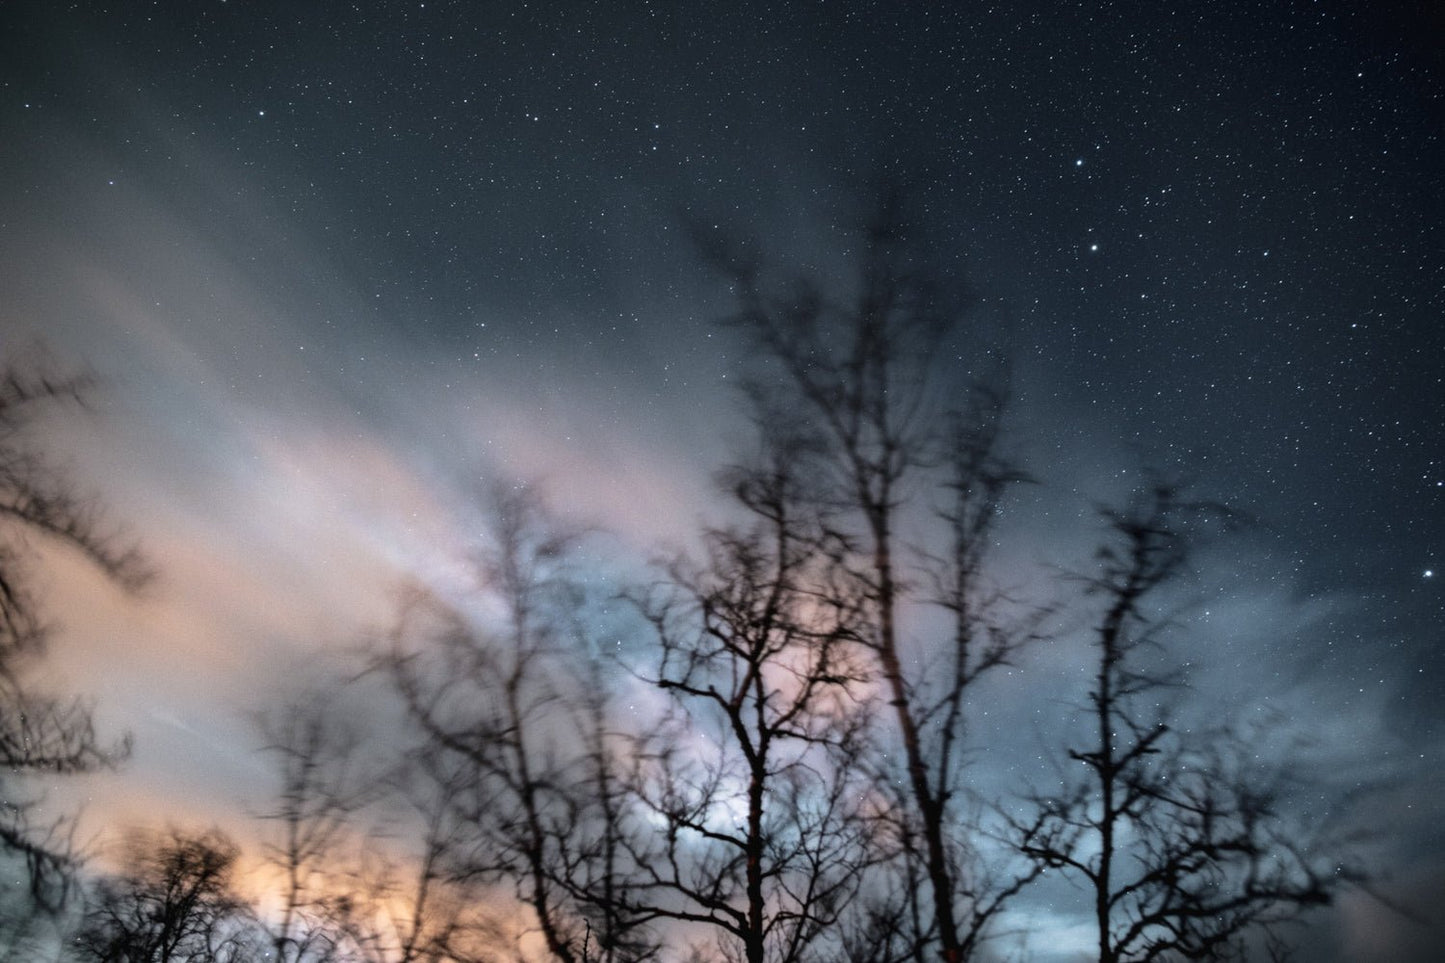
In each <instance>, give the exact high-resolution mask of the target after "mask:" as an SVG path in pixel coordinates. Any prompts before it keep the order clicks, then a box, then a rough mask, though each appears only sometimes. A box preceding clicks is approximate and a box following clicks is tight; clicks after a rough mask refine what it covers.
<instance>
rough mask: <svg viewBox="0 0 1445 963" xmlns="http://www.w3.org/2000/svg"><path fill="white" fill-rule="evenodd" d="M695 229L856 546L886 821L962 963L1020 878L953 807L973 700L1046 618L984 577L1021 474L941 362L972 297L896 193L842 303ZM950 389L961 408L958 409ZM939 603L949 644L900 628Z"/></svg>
mask: <svg viewBox="0 0 1445 963" xmlns="http://www.w3.org/2000/svg"><path fill="white" fill-rule="evenodd" d="M697 234H698V237H699V240H700V242H701V246H702V250H703V253H704V256H705V257H706V258H707V259H708V260H709V261H710V262H711V263H712V264H713V265H714V266H715V267H717V268H719V269H720V270H721V271H723V272H724V273H725V274H726V276H727V277H728V278H729V280H730V281H731V282H732V286H733V291H734V294H735V295H736V297H737V298H738V301H739V311H738V313H737V314H736V315H735V316H734V317H733V318H732V319H731V323H732V324H733V325H734V326H736V327H737V328H739V329H740V330H741V331H743V332H744V334H745V335H746V336H747V337H748V338H749V339H750V341H751V343H752V346H753V348H754V349H755V351H756V353H757V354H758V356H759V357H760V358H761V359H762V361H763V363H764V365H765V366H767V367H765V368H760V369H759V376H758V377H757V378H755V379H754V380H753V381H752V383H751V390H752V393H753V395H754V397H755V398H756V399H759V400H760V403H762V404H763V405H764V406H765V407H766V408H767V409H769V410H774V411H785V412H791V413H794V415H795V416H796V417H801V418H803V419H805V424H806V426H807V428H808V429H809V430H810V431H811V433H812V437H813V438H814V439H815V441H816V442H817V443H818V444H819V445H820V446H822V448H823V457H822V458H821V459H820V461H819V464H820V466H821V468H822V473H821V477H822V479H823V480H824V481H825V483H826V486H827V488H826V491H825V495H824V497H825V499H826V500H827V501H828V502H829V503H831V504H832V506H833V507H834V508H835V509H836V511H837V517H836V518H835V520H834V522H833V524H835V525H838V526H839V529H838V531H839V534H840V536H841V537H843V538H845V539H846V540H848V541H849V542H850V544H852V545H853V546H854V551H853V552H852V558H851V564H852V565H853V567H854V574H855V579H856V583H857V585H859V586H861V587H862V590H863V591H864V593H865V595H866V597H867V603H868V606H867V616H868V627H867V631H866V634H865V641H866V644H867V645H868V647H869V649H870V651H871V653H872V658H873V662H874V665H875V666H876V670H877V673H878V675H879V677H880V678H881V682H882V685H883V688H884V690H885V699H886V702H887V704H888V706H889V708H890V710H891V715H892V717H893V722H894V736H893V738H895V739H896V740H897V743H896V744H897V745H898V747H899V749H900V750H901V751H900V752H899V753H896V754H893V753H890V756H891V757H894V758H896V757H897V756H901V767H902V778H903V780H904V782H905V784H906V787H907V793H906V799H905V801H906V804H907V808H908V810H909V812H908V817H907V818H906V819H901V820H897V821H895V822H894V828H895V829H896V830H897V831H898V832H901V833H903V834H906V838H904V837H900V838H899V839H898V840H897V842H898V845H897V847H896V851H897V853H898V854H899V856H900V858H903V859H906V860H914V861H916V865H915V866H912V867H907V868H903V869H901V870H900V874H901V878H903V879H906V880H909V882H908V885H907V886H900V887H899V889H898V892H899V895H900V897H901V898H903V899H905V900H907V901H909V902H910V903H911V909H910V912H912V911H917V912H918V913H919V917H918V919H919V927H918V929H919V932H918V933H917V934H916V937H915V939H916V940H921V941H922V942H923V943H925V944H931V945H933V946H935V947H936V949H937V952H938V954H939V956H940V957H941V958H942V959H944V960H945V961H948V963H959V961H962V960H964V959H967V958H968V957H969V956H970V954H971V953H972V952H973V950H974V948H975V947H976V946H977V944H978V941H979V940H980V939H981V938H983V936H984V935H985V934H986V933H987V931H988V928H989V925H990V922H991V920H992V919H993V917H994V916H995V915H996V914H997V913H998V911H999V910H1000V909H1001V908H1002V906H1003V905H1004V903H1005V901H1006V900H1007V899H1008V898H1009V897H1010V896H1012V895H1013V894H1014V893H1016V892H1017V891H1018V889H1019V888H1021V886H1022V885H1023V882H1024V880H1023V879H1018V878H1014V877H1013V876H1011V875H1010V874H1009V873H1007V872H1002V873H982V872H980V870H979V867H978V866H977V864H976V861H975V860H974V858H973V857H974V855H975V854H973V853H972V852H971V851H970V847H969V846H968V838H969V836H970V833H969V829H968V827H967V826H966V825H964V821H963V818H962V816H963V808H962V806H961V802H962V800H961V799H960V795H961V794H962V793H963V792H964V791H965V790H966V788H967V787H966V785H965V766H964V765H963V762H964V753H963V752H962V745H963V742H964V739H965V732H966V721H967V703H968V695H967V694H968V693H969V691H970V690H971V689H972V688H973V686H974V685H975V683H976V682H977V680H978V679H979V677H980V676H982V675H983V674H985V673H987V672H988V671H989V670H991V669H993V668H996V667H998V666H1000V665H1003V664H1005V663H1006V662H1007V661H1008V660H1009V658H1010V657H1011V655H1012V654H1013V653H1014V651H1015V650H1016V649H1017V648H1018V647H1019V646H1020V645H1022V644H1024V643H1025V642H1026V641H1028V640H1029V639H1030V638H1031V637H1032V634H1033V627H1034V625H1036V623H1037V619H1036V618H1035V617H1025V618H1023V619H1021V620H1019V621H1013V620H1012V619H1011V618H1010V617H1008V614H1007V613H1008V611H1009V609H1010V606H1009V605H1008V604H1007V603H1008V602H1009V600H1008V599H1007V598H1006V597H1005V596H1004V595H1003V594H1002V593H1001V592H1000V591H999V590H998V589H997V588H996V587H994V586H992V585H991V583H990V582H989V580H988V578H987V571H986V568H987V567H986V557H987V550H988V548H989V546H990V544H991V540H992V532H991V527H992V526H993V524H994V521H995V519H996V517H997V515H998V509H999V506H1000V503H1001V499H1002V498H1003V497H1004V495H1005V493H1006V491H1007V490H1008V488H1009V487H1010V486H1011V485H1013V484H1014V483H1016V482H1018V481H1020V480H1022V479H1023V475H1022V473H1021V472H1020V471H1019V470H1018V469H1017V468H1016V467H1015V466H1014V465H1013V464H1012V463H1011V462H1010V461H1009V459H1008V458H1007V457H1006V456H1005V454H1004V451H1003V449H1002V446H1001V443H1000V437H1001V436H1000V434H999V431H998V426H999V418H1000V415H1001V413H1002V407H1003V400H1004V396H1003V393H1002V392H1001V391H989V390H984V389H982V388H977V389H971V388H969V386H968V379H967V377H966V376H965V375H964V373H963V372H948V371H946V370H944V369H943V367H942V365H941V359H943V358H945V357H947V356H948V352H947V351H946V350H945V349H951V348H952V347H953V345H952V344H951V342H950V340H949V339H950V337H951V336H953V335H954V334H956V332H957V329H958V324H959V321H960V319H961V316H962V311H963V306H964V303H963V299H962V298H961V297H960V296H959V295H958V294H957V292H956V291H954V290H951V289H950V285H949V284H948V283H947V272H946V271H944V270H943V269H942V268H941V267H940V266H939V265H938V264H937V263H936V262H933V261H930V260H929V258H928V257H927V253H928V252H925V251H921V250H919V249H918V247H917V245H915V244H913V243H912V242H911V239H910V237H909V233H908V231H907V230H906V229H905V224H904V220H903V218H902V216H901V214H900V209H899V204H898V202H897V199H896V197H893V196H888V197H885V199H884V201H883V203H881V204H880V205H879V208H878V210H877V212H876V215H875V217H874V218H873V220H872V221H871V223H869V224H868V225H867V227H866V229H865V230H864V231H863V232H862V233H861V237H859V238H857V240H858V242H859V245H858V246H859V251H858V253H857V267H858V279H857V284H856V289H855V290H853V291H851V292H848V293H845V294H844V295H842V296H841V297H830V296H829V295H828V294H827V293H825V292H824V291H823V290H821V289H820V288H819V287H818V286H817V285H816V284H814V283H812V282H811V281H809V280H806V279H805V280H796V281H793V282H792V283H791V284H787V285H782V286H777V287H774V286H771V285H770V284H769V283H768V282H767V281H766V280H765V279H764V278H763V277H762V273H761V270H760V268H759V266H758V265H757V264H756V263H754V261H753V260H752V259H750V258H749V257H748V256H746V255H744V254H742V253H740V252H739V251H738V250H736V249H733V248H729V247H728V246H727V245H726V244H725V243H722V242H720V241H719V240H718V238H717V236H716V234H711V233H708V232H703V231H699V232H697ZM954 353H955V354H956V352H954ZM958 392H962V393H964V394H965V395H966V396H967V401H966V402H965V403H964V404H961V405H955V404H952V403H951V399H950V397H949V394H950V393H958ZM936 502H942V503H944V504H943V509H942V510H943V512H944V521H945V526H944V527H945V531H946V536H947V539H948V544H947V545H945V546H943V547H941V548H939V547H936V546H935V547H930V548H928V549H927V550H926V551H922V552H916V553H910V552H909V551H908V546H907V544H906V542H905V537H904V532H905V529H906V527H907V526H908V525H909V524H910V522H911V523H912V524H914V525H919V524H920V523H921V521H922V519H923V517H924V516H926V514H927V512H928V510H929V508H930V506H932V505H934V503H936ZM929 604H936V605H941V606H942V607H943V608H944V609H945V610H947V611H948V612H949V613H950V615H951V616H952V624H953V629H952V631H951V633H950V637H937V638H934V637H915V636H914V635H913V634H912V633H910V632H909V631H908V630H906V629H905V625H906V624H907V623H908V618H907V616H908V614H909V613H910V612H913V611H916V610H917V609H918V608H919V607H922V606H926V605H929ZM910 667H912V668H910ZM880 775H884V774H880ZM889 775H891V774H889ZM1024 875H1025V876H1027V875H1028V871H1025V872H1024ZM865 942H866V941H865ZM903 942H904V943H908V942H909V941H908V940H904V941H903ZM890 945H892V944H890ZM880 952H882V951H880ZM889 952H891V951H889ZM907 952H910V953H911V952H913V950H907ZM885 956H886V954H885Z"/></svg>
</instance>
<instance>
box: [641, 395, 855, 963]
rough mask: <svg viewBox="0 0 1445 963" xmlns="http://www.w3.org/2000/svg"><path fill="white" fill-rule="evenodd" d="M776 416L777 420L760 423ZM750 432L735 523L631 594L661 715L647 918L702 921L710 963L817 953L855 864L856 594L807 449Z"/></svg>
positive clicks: (650, 807)
mask: <svg viewBox="0 0 1445 963" xmlns="http://www.w3.org/2000/svg"><path fill="white" fill-rule="evenodd" d="M774 424H776V423H774ZM772 435H773V436H772V437H771V438H766V439H765V443H764V446H763V452H762V456H761V458H760V459H759V460H758V462H757V463H756V464H754V465H751V466H748V467H745V468H740V469H737V470H735V471H733V472H732V473H730V475H729V476H727V478H726V481H727V482H728V483H729V484H728V487H729V488H730V491H731V494H732V495H733V496H734V498H735V499H736V501H737V502H738V503H740V505H741V506H742V507H743V508H744V509H745V513H746V515H747V517H748V518H749V522H748V523H745V524H743V525H739V526H736V527H731V528H725V529H715V530H711V531H709V532H708V533H707V537H706V560H705V561H704V562H703V563H702V564H701V565H695V564H689V563H688V562H687V561H685V560H679V561H676V562H674V563H673V564H672V565H671V566H670V573H669V578H668V579H667V580H666V581H665V582H664V583H663V584H661V585H659V586H657V587H655V588H654V589H653V590H652V591H651V592H650V593H648V594H647V596H646V597H645V598H643V599H641V600H640V603H641V605H642V608H643V610H644V611H645V613H646V615H647V617H648V619H649V621H650V622H651V623H652V625H653V626H654V628H655V630H656V634H657V638H658V642H659V651H658V655H657V668H656V669H655V674H653V675H652V678H651V681H652V682H653V683H654V684H655V685H656V686H657V687H659V688H660V689H662V690H663V691H664V692H666V693H667V694H668V695H669V696H670V697H671V698H672V699H673V701H674V705H675V708H676V711H677V714H676V716H675V717H674V718H673V720H672V724H670V725H667V726H664V727H661V728H660V729H659V730H658V731H657V732H656V733H654V734H653V735H652V736H650V737H647V738H643V739H640V740H639V749H638V752H637V755H636V760H637V763H636V773H637V778H636V780H635V782H636V792H637V796H638V798H639V800H640V801H641V802H642V804H643V806H644V807H645V809H646V811H647V813H648V818H647V820H646V821H647V822H650V823H653V824H655V825H657V826H658V827H659V831H658V832H656V833H654V834H652V836H651V837H650V838H649V839H647V840H646V841H645V842H644V844H643V846H644V848H643V849H642V850H641V851H639V853H638V858H637V863H638V865H639V866H640V867H642V869H643V877H642V879H643V882H642V884H641V886H640V887H639V889H640V891H641V893H642V899H643V901H644V904H645V906H646V908H647V911H648V912H649V913H652V914H655V915H657V916H659V917H661V918H667V919H672V920H675V921H679V922H683V923H687V924H693V925H694V926H697V925H705V926H706V927H708V928H711V929H712V930H714V931H715V933H714V935H715V936H716V937H717V938H718V942H719V944H720V948H721V950H722V952H723V954H724V956H725V957H726V958H729V959H732V958H737V959H741V960H746V961H747V963H763V961H765V960H767V961H772V963H796V961H800V960H809V959H832V958H833V955H834V954H835V953H836V951H837V943H836V941H835V939H834V937H835V934H836V932H837V928H838V925H839V921H840V919H841V918H842V917H843V915H844V913H845V912H846V910H847V909H848V906H849V904H850V902H851V898H852V897H853V895H854V894H855V893H856V892H857V889H858V887H859V886H860V884H861V882H862V873H863V870H864V868H865V867H866V863H867V860H868V858H869V852H868V849H867V847H866V845H865V842H866V832H865V831H864V827H863V826H862V818H861V813H860V812H859V811H858V807H857V804H856V801H857V799H858V798H859V797H860V796H861V795H863V794H864V792H865V790H864V787H863V786H862V784H861V780H860V778H859V768H858V766H857V765H856V760H857V757H858V752H857V750H858V740H859V739H860V737H861V729H862V726H863V722H864V718H863V716H862V714H861V712H860V707H859V705H858V702H859V699H858V692H857V691H856V690H858V689H860V688H861V684H862V682H863V681H864V665H863V663H862V661H861V658H860V656H861V654H862V653H861V652H860V649H859V624H858V623H859V618H860V609H861V606H862V604H863V600H862V599H861V598H860V597H859V596H858V595H857V594H856V593H855V592H853V591H852V590H851V588H850V584H849V583H850V581H851V580H850V579H849V578H848V576H847V573H846V571H845V570H844V569H843V564H842V563H843V556H844V552H843V547H842V546H841V545H839V544H837V543H836V542H834V541H832V540H831V538H830V536H829V534H828V532H827V530H826V528H825V526H824V525H823V524H822V522H821V519H820V518H819V517H818V516H817V500H816V499H814V498H810V497H807V495H806V492H805V488H806V483H805V482H804V478H805V477H806V475H807V474H808V472H809V467H808V460H809V458H808V456H809V452H808V446H807V444H806V442H805V441H804V440H802V439H799V438H796V437H793V438H789V437H782V438H779V437H778V435H777V433H776V432H773V433H772Z"/></svg>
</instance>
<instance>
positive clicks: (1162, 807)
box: [1016, 483, 1346, 963]
mask: <svg viewBox="0 0 1445 963" xmlns="http://www.w3.org/2000/svg"><path fill="white" fill-rule="evenodd" d="M1104 517H1105V520H1106V522H1107V525H1108V532H1109V536H1110V538H1109V540H1108V541H1107V542H1106V543H1105V544H1104V545H1103V547H1102V548H1101V549H1100V551H1099V562H1100V570H1099V572H1098V573H1097V574H1095V575H1092V576H1089V577H1088V578H1087V579H1086V583H1085V584H1086V588H1087V590H1088V591H1089V592H1090V593H1091V594H1093V595H1095V596H1097V597H1098V598H1100V599H1101V601H1102V611H1101V613H1100V615H1099V617H1098V621H1097V623H1096V625H1095V627H1094V629H1093V640H1094V647H1095V655H1096V658H1097V662H1096V672H1095V677H1094V684H1093V688H1092V690H1091V691H1090V693H1089V698H1088V704H1087V705H1088V713H1089V715H1090V716H1091V717H1092V725H1093V730H1094V736H1093V739H1092V741H1091V742H1090V743H1088V744H1087V745H1086V746H1085V747H1084V748H1080V749H1071V750H1070V751H1069V754H1068V755H1069V759H1070V760H1072V762H1073V763H1074V764H1075V765H1074V768H1075V770H1077V771H1079V772H1080V776H1079V778H1078V779H1077V780H1074V781H1073V782H1072V785H1068V786H1066V788H1065V792H1064V793H1063V794H1061V795H1041V796H1038V797H1037V798H1036V799H1035V800H1034V803H1035V806H1036V815H1035V816H1034V817H1033V818H1032V819H1031V820H1029V821H1019V822H1018V823H1016V828H1017V829H1018V831H1019V840H1020V848H1021V849H1022V851H1023V852H1024V853H1025V854H1027V855H1028V856H1029V857H1030V858H1031V859H1033V860H1034V861H1035V862H1036V864H1037V865H1038V866H1040V867H1041V868H1046V869H1053V870H1062V871H1063V872H1065V873H1068V874H1070V875H1073V876H1075V877H1077V878H1079V879H1080V880H1082V881H1083V883H1084V884H1085V886H1086V888H1087V889H1088V891H1089V892H1090V893H1091V895H1092V901H1093V916H1094V924H1095V927H1096V930H1097V935H1098V954H1099V960H1100V963H1139V961H1149V960H1158V959H1180V958H1182V959H1229V958H1233V957H1232V954H1236V953H1238V952H1241V951H1242V949H1241V948H1242V943H1241V940H1242V939H1243V938H1244V937H1245V936H1246V935H1247V933H1248V931H1250V930H1251V928H1256V927H1259V926H1263V925H1267V924H1270V923H1273V922H1277V921H1279V920H1281V919H1284V918H1287V917H1289V916H1291V915H1293V914H1295V913H1297V912H1298V911H1299V910H1300V909H1301V908H1303V907H1308V906H1313V905H1319V904H1322V903H1325V902H1327V901H1328V900H1329V898H1330V895H1331V892H1332V891H1333V889H1335V888H1336V887H1337V886H1339V885H1341V884H1342V883H1343V882H1344V881H1345V879H1346V877H1345V876H1341V875H1337V874H1335V873H1333V872H1328V871H1326V869H1325V868H1323V867H1321V866H1320V865H1317V863H1316V862H1315V861H1313V860H1312V859H1311V856H1310V854H1308V853H1307V852H1305V851H1304V849H1303V847H1302V845H1301V843H1300V842H1298V841H1296V840H1292V839H1291V838H1290V836H1289V834H1288V833H1287V832H1286V828H1287V826H1286V824H1285V823H1284V822H1282V820H1281V819H1280V818H1279V816H1280V814H1279V812H1278V810H1277V802H1278V800H1277V793H1276V785H1275V784H1274V783H1273V782H1272V781H1270V780H1268V779H1262V778H1260V776H1259V774H1258V773H1257V772H1251V770H1250V769H1249V768H1248V767H1247V766H1246V765H1245V762H1244V759H1243V756H1244V755H1245V752H1244V749H1245V747H1244V746H1243V745H1241V744H1240V743H1239V742H1238V741H1237V740H1233V739H1231V738H1230V737H1229V736H1228V735H1227V734H1222V733H1216V734H1214V735H1213V737H1212V738H1211V739H1210V740H1209V742H1207V743H1205V744H1203V745H1193V744H1190V743H1189V742H1188V741H1187V740H1185V739H1184V738H1183V737H1182V736H1181V735H1180V734H1179V733H1178V732H1176V731H1175V730H1174V729H1173V728H1171V725H1170V721H1171V720H1170V708H1171V699H1170V696H1169V693H1170V692H1171V691H1175V690H1176V689H1177V686H1178V684H1179V681H1180V680H1179V677H1178V673H1177V672H1174V671H1171V670H1169V669H1167V668H1164V669H1160V668H1157V667H1155V666H1156V664H1157V662H1158V660H1157V659H1150V658H1148V656H1149V655H1150V654H1151V650H1153V649H1156V648H1157V647H1158V646H1159V644H1160V642H1161V637H1162V635H1163V634H1164V633H1165V631H1166V630H1167V629H1168V628H1169V627H1170V620H1169V619H1168V618H1167V617H1166V616H1164V615H1162V614H1160V613H1159V609H1158V606H1159V596H1160V594H1161V590H1162V589H1164V588H1166V587H1167V586H1168V585H1170V584H1171V583H1172V582H1173V581H1174V580H1175V579H1176V578H1177V577H1178V576H1179V575H1181V574H1182V573H1183V572H1184V571H1185V570H1186V566H1187V565H1188V562H1189V559H1190V554H1191V549H1192V546H1193V544H1194V541H1195V539H1196V538H1197V537H1198V536H1199V534H1200V533H1201V531H1202V529H1203V526H1204V525H1206V524H1207V523H1209V522H1210V521H1211V520H1215V521H1217V520H1221V519H1227V518H1228V515H1227V513H1226V512H1225V511H1224V510H1223V509H1222V508H1221V507H1219V506H1217V505H1214V504H1211V503H1206V502H1200V501H1194V500H1190V499H1189V498H1187V497H1186V496H1184V495H1183V494H1182V493H1181V492H1180V490H1179V489H1178V487H1177V486H1174V485H1171V484H1168V483H1155V484H1154V485H1152V486H1150V487H1148V488H1147V490H1145V491H1141V492H1139V493H1137V494H1136V497H1135V499H1134V501H1133V503H1132V504H1131V505H1130V506H1129V507H1128V508H1127V509H1125V510H1123V511H1114V510H1109V511H1106V512H1105V513H1104Z"/></svg>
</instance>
